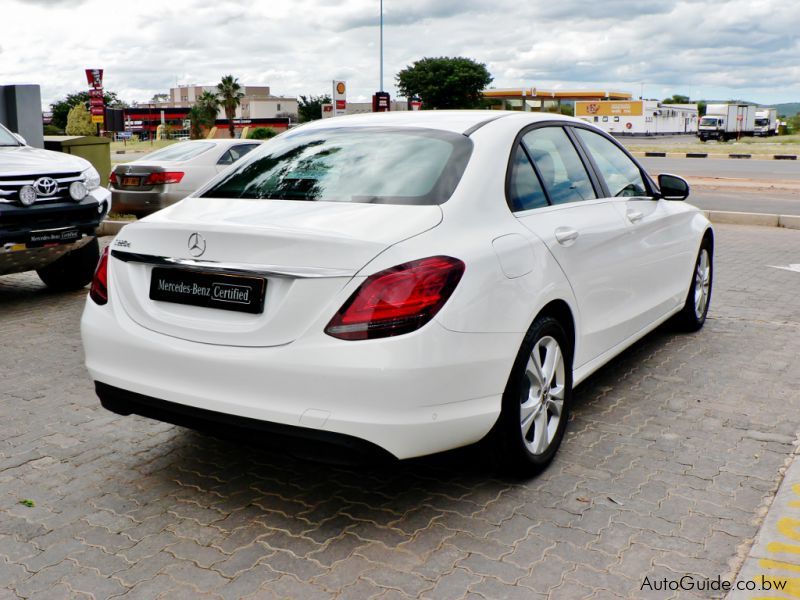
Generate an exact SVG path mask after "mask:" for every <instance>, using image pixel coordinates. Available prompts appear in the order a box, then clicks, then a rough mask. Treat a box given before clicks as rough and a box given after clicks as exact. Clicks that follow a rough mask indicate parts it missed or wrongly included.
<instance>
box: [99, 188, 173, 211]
mask: <svg viewBox="0 0 800 600" xmlns="http://www.w3.org/2000/svg"><path fill="white" fill-rule="evenodd" d="M184 196H185V194H182V193H174V192H163V191H161V192H159V191H155V192H135V191H122V190H117V189H114V188H111V197H112V206H113V207H114V212H116V213H120V214H125V213H131V214H141V215H144V214H150V213H154V212H156V211H159V210H161V209H162V208H165V207H167V206H169V205H170V204H174V203H175V202H177V201H178V200H181V199H182V198H183V197H184Z"/></svg>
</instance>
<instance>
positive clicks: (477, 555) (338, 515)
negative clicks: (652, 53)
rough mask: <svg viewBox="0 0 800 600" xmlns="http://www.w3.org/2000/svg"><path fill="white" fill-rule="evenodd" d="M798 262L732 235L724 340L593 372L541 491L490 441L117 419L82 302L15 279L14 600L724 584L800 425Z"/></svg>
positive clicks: (3, 567) (615, 592) (680, 341)
mask: <svg viewBox="0 0 800 600" xmlns="http://www.w3.org/2000/svg"><path fill="white" fill-rule="evenodd" d="M798 257H800V232H797V231H789V230H780V229H768V228H747V227H734V226H722V227H719V228H718V248H717V273H716V275H717V280H716V288H715V291H714V298H713V304H712V309H711V318H710V320H709V321H708V323H707V326H706V328H705V329H704V330H703V331H701V332H700V333H697V334H694V335H676V334H673V333H671V332H669V331H658V332H656V333H654V334H652V335H650V336H649V337H648V338H646V339H645V340H644V341H642V342H641V343H639V344H637V345H636V346H635V347H634V348H633V349H631V350H629V351H628V352H627V353H625V354H624V355H623V356H621V357H619V358H618V359H617V360H615V361H614V362H613V363H612V364H611V365H609V366H608V367H606V368H605V369H603V370H602V371H601V372H600V373H598V374H597V375H595V376H594V377H592V378H591V379H590V380H589V381H587V382H586V383H585V384H584V385H583V386H582V387H581V388H579V391H578V393H577V395H576V402H575V408H574V414H573V419H572V422H571V423H570V429H569V434H568V438H567V439H566V442H565V444H564V446H563V447H562V449H561V452H560V453H559V455H558V458H557V459H556V461H555V462H554V463H553V465H552V466H551V467H550V469H548V470H547V471H546V472H545V473H544V474H543V475H541V476H540V477H538V478H537V479H534V480H532V481H527V482H517V481H504V480H501V479H497V478H495V477H493V476H492V475H491V474H490V473H491V465H487V464H486V463H485V462H484V460H483V459H482V458H481V457H480V456H479V454H478V453H477V452H475V451H469V450H468V451H461V452H455V453H451V454H449V455H446V456H439V457H434V458H429V459H425V460H418V461H414V462H410V463H405V464H399V465H393V466H383V467H372V468H358V469H354V468H335V467H330V466H325V465H320V464H317V463H313V462H306V461H302V460H297V459H294V458H291V457H288V456H284V455H280V454H276V453H274V452H268V451H265V450H263V449H259V448H253V447H243V446H240V445H237V444H234V443H229V442H224V441H219V440H215V439H212V438H209V437H205V436H202V435H199V434H197V433H194V432H191V431H187V430H184V429H180V428H175V427H171V426H167V425H164V424H160V423H156V422H152V421H148V420H146V419H142V418H138V417H126V418H121V417H117V416H114V415H112V414H110V413H107V412H105V411H104V410H102V409H101V408H100V407H99V405H98V403H97V401H96V399H95V397H94V395H93V391H92V386H91V383H90V381H89V379H88V376H87V375H86V373H85V371H84V368H83V365H82V354H81V346H80V340H79V335H78V320H79V316H80V311H81V307H82V305H83V301H84V300H83V297H84V294H83V293H74V294H61V295H55V294H50V293H48V292H47V291H46V290H44V288H43V287H42V286H41V285H40V284H39V283H38V280H37V279H36V278H35V277H34V276H31V275H17V276H8V277H3V278H0V314H2V319H1V320H0V598H6V597H7V598H16V597H24V598H58V597H65V598H66V597H69V598H83V597H86V598H88V597H91V596H93V597H95V598H107V597H114V596H124V597H126V598H156V597H168V598H183V597H186V598H203V597H214V598H216V597H222V598H242V597H248V596H251V597H254V598H283V597H286V598H303V599H306V598H309V599H311V598H334V597H335V598H340V599H342V600H344V599H349V598H358V599H363V598H378V597H379V598H382V599H386V600H388V599H389V598H416V597H420V598H436V599H440V598H447V599H450V598H453V599H456V598H463V597H467V598H476V599H480V598H486V599H494V598H502V599H506V598H526V599H531V598H544V597H551V598H569V599H572V598H579V597H594V598H616V597H628V598H649V597H653V598H666V597H669V596H670V594H671V593H670V592H650V591H648V590H646V589H645V590H641V585H642V581H643V579H644V577H645V576H647V577H648V578H649V579H650V581H657V580H660V579H662V578H664V577H667V578H670V579H675V578H677V577H680V576H682V575H684V574H692V575H695V576H697V577H708V578H714V577H716V576H717V575H723V576H724V575H725V574H728V573H730V572H731V570H732V569H733V570H735V569H736V568H737V564H738V563H737V559H736V556H737V551H738V552H740V553H741V551H742V548H744V549H745V550H746V543H747V541H748V540H749V539H751V538H753V536H754V535H755V533H756V531H757V529H758V526H757V521H756V516H757V514H758V510H759V507H760V506H761V504H762V501H763V499H764V498H768V497H770V496H771V495H772V494H773V493H774V491H775V489H776V486H777V477H778V472H779V469H780V467H781V466H782V465H783V464H784V462H785V460H786V459H787V457H788V456H789V455H790V454H791V452H792V451H793V445H792V442H793V441H794V439H795V435H796V432H797V431H798V425H799V424H800V410H798V409H800V397H798V394H797V392H796V390H797V389H800V371H799V370H798V366H797V363H796V357H797V356H798V353H800V335H798V334H799V333H800V318H798V300H797V298H798V294H800V273H795V272H790V271H783V270H778V269H773V268H770V267H768V266H767V265H786V264H789V263H800V258H798ZM26 498H28V499H32V500H34V501H35V506H33V507H28V506H25V505H23V504H20V500H21V499H26ZM743 543H744V544H745V546H743V547H742V548H740V546H742V544H743ZM701 596H703V597H708V594H702V595H701ZM682 597H693V596H691V594H689V593H685V594H683V596H682Z"/></svg>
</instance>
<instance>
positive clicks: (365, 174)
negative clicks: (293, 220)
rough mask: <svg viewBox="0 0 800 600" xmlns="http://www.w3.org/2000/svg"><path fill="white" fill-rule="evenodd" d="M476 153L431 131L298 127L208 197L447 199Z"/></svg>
mask: <svg viewBox="0 0 800 600" xmlns="http://www.w3.org/2000/svg"><path fill="white" fill-rule="evenodd" d="M471 153H472V141H471V140H470V139H469V138H468V137H465V136H463V135H460V134H457V133H451V132H446V131H439V130H432V129H412V128H391V127H353V128H340V129H323V130H319V129H317V130H311V131H308V132H303V131H298V132H297V133H294V134H290V135H282V136H280V137H277V138H274V139H273V140H270V141H269V142H267V143H265V144H263V145H262V146H261V147H260V148H259V149H258V150H256V151H254V152H252V153H251V154H250V155H249V156H248V157H247V158H245V159H244V160H243V161H242V163H241V165H240V166H238V167H235V168H234V170H233V171H232V172H231V173H229V174H228V175H227V176H226V177H225V178H223V179H222V180H221V181H219V182H218V183H217V184H216V185H214V186H213V187H211V188H210V189H209V190H208V191H206V192H205V193H204V194H203V196H205V197H209V198H254V199H264V200H270V199H274V200H305V201H325V202H364V203H375V204H442V203H443V202H446V201H447V199H448V198H449V197H450V196H451V195H452V193H453V191H454V190H455V188H456V185H458V182H459V180H460V179H461V175H462V174H463V172H464V169H465V168H466V165H467V161H468V160H469V156H470V154H471Z"/></svg>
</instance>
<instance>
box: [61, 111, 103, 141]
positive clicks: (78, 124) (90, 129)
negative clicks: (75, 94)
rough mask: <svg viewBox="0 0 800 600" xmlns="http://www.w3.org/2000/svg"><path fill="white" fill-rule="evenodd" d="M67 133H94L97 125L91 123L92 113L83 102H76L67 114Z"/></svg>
mask: <svg viewBox="0 0 800 600" xmlns="http://www.w3.org/2000/svg"><path fill="white" fill-rule="evenodd" d="M65 130H66V133H67V135H94V134H95V133H96V132H97V126H96V125H95V124H94V123H92V115H90V114H89V111H88V110H87V109H86V107H85V106H84V105H83V104H80V103H79V104H76V105H75V106H73V107H72V110H70V111H69V114H68V115H67V126H66V129H65Z"/></svg>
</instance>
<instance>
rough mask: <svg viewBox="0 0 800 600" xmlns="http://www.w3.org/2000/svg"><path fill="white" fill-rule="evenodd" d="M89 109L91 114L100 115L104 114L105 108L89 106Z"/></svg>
mask: <svg viewBox="0 0 800 600" xmlns="http://www.w3.org/2000/svg"><path fill="white" fill-rule="evenodd" d="M89 111H90V112H91V113H92V114H93V115H101V116H102V115H105V114H106V109H105V108H104V107H102V106H92V107H90V108H89Z"/></svg>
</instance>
